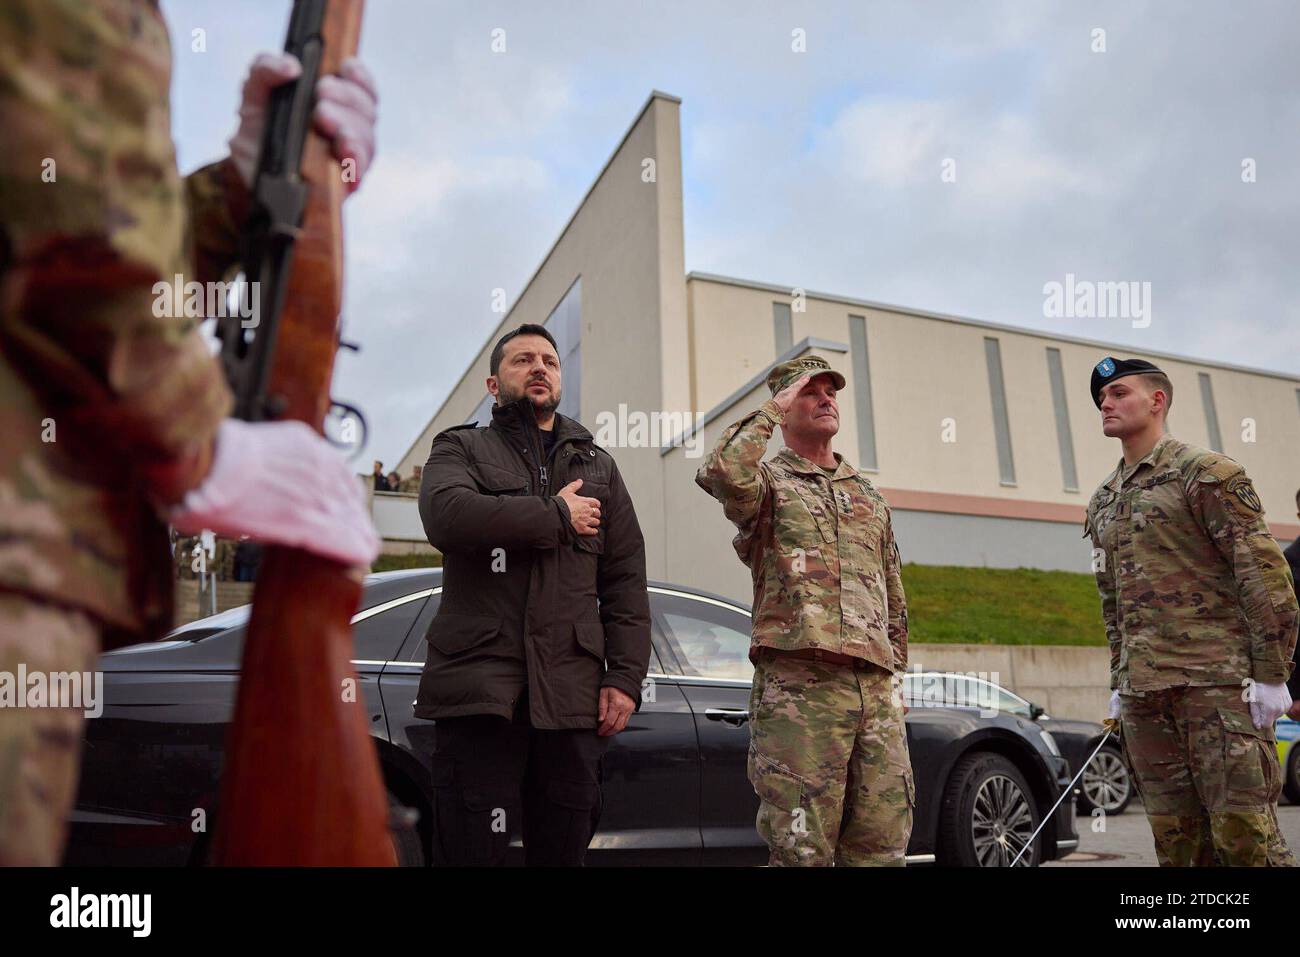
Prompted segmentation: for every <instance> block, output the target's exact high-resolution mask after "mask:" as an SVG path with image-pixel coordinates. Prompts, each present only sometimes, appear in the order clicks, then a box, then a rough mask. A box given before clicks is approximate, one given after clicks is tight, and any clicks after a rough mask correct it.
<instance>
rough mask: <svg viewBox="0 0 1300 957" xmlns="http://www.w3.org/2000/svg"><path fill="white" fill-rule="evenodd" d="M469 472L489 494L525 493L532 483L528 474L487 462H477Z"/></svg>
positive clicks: (480, 487)
mask: <svg viewBox="0 0 1300 957" xmlns="http://www.w3.org/2000/svg"><path fill="white" fill-rule="evenodd" d="M469 474H470V477H471V478H473V479H474V482H475V483H476V484H477V485H478V487H479V489H481V490H482V491H483V492H485V493H486V494H488V495H525V494H527V493H528V492H529V490H530V487H531V485H532V483H531V482H530V481H529V480H528V477H527V476H525V475H520V474H519V473H518V472H512V471H510V470H509V469H503V468H501V467H500V466H496V465H489V464H488V463H486V462H475V463H474V464H473V465H471V466H470V467H469Z"/></svg>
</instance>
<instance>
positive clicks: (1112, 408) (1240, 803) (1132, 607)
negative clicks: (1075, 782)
mask: <svg viewBox="0 0 1300 957" xmlns="http://www.w3.org/2000/svg"><path fill="white" fill-rule="evenodd" d="M1092 394H1093V400H1094V402H1096V404H1097V406H1098V408H1099V409H1101V412H1102V416H1103V420H1102V429H1103V431H1104V432H1105V434H1106V435H1108V436H1111V437H1113V438H1120V439H1121V440H1122V441H1123V445H1124V458H1123V459H1121V460H1120V462H1119V464H1118V465H1117V466H1116V468H1115V471H1114V472H1112V473H1111V475H1110V477H1109V478H1107V479H1106V481H1104V482H1103V483H1102V484H1101V487H1100V488H1098V489H1097V491H1096V493H1095V494H1094V495H1093V496H1092V500H1091V501H1090V502H1089V504H1088V515H1087V520H1086V523H1085V529H1084V534H1085V536H1087V535H1090V536H1091V537H1092V543H1093V546H1094V551H1093V555H1094V561H1093V568H1094V570H1095V572H1096V576H1097V584H1098V588H1099V590H1100V592H1101V604H1102V616H1103V618H1104V619H1105V624H1106V635H1107V638H1108V639H1109V643H1110V659H1111V687H1112V689H1114V694H1113V696H1112V706H1111V716H1112V717H1119V718H1120V720H1121V727H1122V738H1121V741H1122V745H1123V747H1124V749H1125V751H1126V753H1127V756H1128V759H1129V761H1130V763H1131V765H1132V767H1133V771H1134V775H1135V779H1136V784H1137V788H1138V791H1139V792H1140V793H1141V795H1142V800H1143V802H1144V804H1145V806H1146V813H1147V819H1148V821H1149V822H1150V824H1151V830H1152V833H1153V835H1154V836H1155V845H1156V854H1157V857H1158V858H1159V860H1160V863H1161V865H1164V866H1170V865H1174V866H1189V865H1209V864H1215V863H1219V864H1225V865H1254V866H1264V865H1271V866H1279V865H1285V866H1294V865H1295V859H1294V857H1293V856H1292V854H1291V852H1290V851H1289V850H1288V849H1287V846H1286V842H1285V840H1284V839H1283V837H1282V834H1281V831H1280V830H1279V828H1278V826H1277V815H1276V805H1277V800H1278V796H1279V794H1280V793H1281V788H1282V778H1281V772H1280V770H1279V768H1278V760H1277V750H1276V747H1275V745H1274V737H1273V722H1274V721H1275V720H1276V719H1277V717H1278V715H1279V714H1281V713H1284V712H1285V710H1286V708H1287V707H1288V706H1289V700H1283V699H1284V698H1287V699H1289V696H1288V695H1286V689H1285V685H1284V682H1285V681H1286V679H1287V676H1288V674H1289V673H1290V669H1291V654H1292V651H1293V649H1294V647H1295V642H1296V622H1297V608H1296V598H1295V594H1294V593H1293V592H1292V590H1291V587H1290V582H1289V580H1288V574H1287V568H1286V562H1285V560H1284V559H1283V557H1282V552H1281V550H1280V549H1279V548H1278V545H1277V543H1276V542H1275V541H1274V540H1273V537H1272V536H1271V535H1270V534H1269V531H1268V526H1267V524H1266V523H1265V521H1264V512H1263V509H1262V507H1261V506H1260V501H1259V496H1258V494H1257V493H1256V492H1255V489H1254V488H1253V486H1252V485H1251V482H1250V479H1249V478H1248V477H1247V476H1246V473H1245V470H1244V469H1243V468H1242V467H1241V466H1240V465H1239V464H1237V463H1236V462H1234V461H1233V460H1232V459H1230V458H1228V457H1227V456H1225V455H1221V454H1219V453H1216V452H1209V451H1206V450H1205V449H1200V448H1196V447H1194V446H1190V445H1186V444H1185V443H1183V442H1179V441H1178V440H1177V439H1175V438H1173V437H1172V436H1170V435H1169V434H1168V433H1166V432H1165V431H1164V423H1165V417H1166V414H1167V412H1168V408H1169V403H1170V401H1171V399H1172V387H1171V385H1170V383H1169V380H1168V377H1166V376H1165V375H1164V373H1162V372H1161V371H1160V370H1159V369H1157V368H1156V367H1155V366H1154V365H1152V364H1151V363H1149V362H1146V361H1143V360H1118V359H1114V358H1111V357H1107V358H1106V359H1104V360H1102V362H1100V363H1098V365H1097V367H1096V369H1095V370H1094V372H1093V375H1092Z"/></svg>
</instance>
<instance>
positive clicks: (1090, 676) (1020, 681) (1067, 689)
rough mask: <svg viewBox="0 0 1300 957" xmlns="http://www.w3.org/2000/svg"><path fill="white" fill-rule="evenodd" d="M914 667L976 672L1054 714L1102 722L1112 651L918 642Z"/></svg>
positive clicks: (913, 652) (912, 658)
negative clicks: (927, 643)
mask: <svg viewBox="0 0 1300 957" xmlns="http://www.w3.org/2000/svg"><path fill="white" fill-rule="evenodd" d="M908 664H909V669H911V670H914V669H916V668H920V669H921V670H923V671H960V672H973V673H977V674H979V675H980V676H981V677H986V678H988V679H989V680H990V681H994V682H996V683H997V684H1000V685H1001V686H1002V687H1004V688H1006V689H1007V690H1008V691H1014V692H1015V693H1016V694H1018V695H1020V696H1021V697H1022V698H1027V699H1029V700H1030V701H1032V702H1034V703H1035V704H1038V705H1042V706H1043V707H1044V708H1046V709H1047V713H1048V714H1050V715H1051V716H1052V717H1054V718H1077V719H1081V720H1084V721H1101V720H1102V719H1103V718H1104V717H1106V706H1107V704H1108V702H1109V701H1110V651H1109V649H1107V648H1101V647H1080V646H1076V645H958V644H953V645H948V644H933V645H926V644H913V645H911V646H910V647H909V648H908Z"/></svg>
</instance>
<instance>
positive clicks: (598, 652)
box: [573, 621, 605, 662]
mask: <svg viewBox="0 0 1300 957" xmlns="http://www.w3.org/2000/svg"><path fill="white" fill-rule="evenodd" d="M573 636H574V637H575V638H576V639H577V640H578V647H579V648H581V649H582V650H583V651H586V652H588V653H589V654H592V655H594V656H595V657H596V659H597V660H598V661H601V662H603V661H604V660H605V626H604V625H602V624H601V623H600V622H598V621H575V622H574V623H573Z"/></svg>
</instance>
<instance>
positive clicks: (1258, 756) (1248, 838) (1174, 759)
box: [1120, 685, 1296, 867]
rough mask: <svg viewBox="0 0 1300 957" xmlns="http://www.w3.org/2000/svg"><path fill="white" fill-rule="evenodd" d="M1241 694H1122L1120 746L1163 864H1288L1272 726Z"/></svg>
mask: <svg viewBox="0 0 1300 957" xmlns="http://www.w3.org/2000/svg"><path fill="white" fill-rule="evenodd" d="M1242 697H1243V689H1242V688H1239V687H1233V686H1231V685H1229V686H1216V687H1207V688H1166V689H1163V690H1160V691H1147V692H1144V693H1142V694H1140V695H1138V694H1131V695H1130V694H1125V695H1122V696H1121V699H1120V700H1121V707H1120V712H1121V714H1120V720H1121V723H1122V725H1123V734H1122V735H1121V738H1120V740H1121V744H1122V747H1123V749H1124V752H1125V756H1126V757H1127V759H1128V761H1129V764H1130V766H1131V767H1132V768H1133V775H1134V779H1135V783H1136V785H1137V790H1138V793H1139V794H1140V795H1141V796H1142V801H1143V803H1144V804H1145V805H1146V813H1147V821H1148V822H1150V824H1151V833H1152V834H1153V835H1154V837H1155V844H1156V857H1157V859H1158V860H1159V861H1160V865H1161V866H1162V867H1193V866H1212V865H1216V864H1217V865H1226V866H1232V867H1269V866H1271V867H1294V866H1295V865H1296V860H1295V857H1294V856H1293V855H1292V853H1291V851H1290V850H1289V849H1288V848H1287V845H1286V840H1285V839H1284V838H1283V837H1282V832H1281V829H1280V828H1279V826H1278V821H1277V800H1278V796H1279V795H1280V794H1281V793H1282V773H1281V770H1280V768H1279V767H1278V761H1277V745H1276V744H1275V742H1274V737H1273V729H1272V728H1263V729H1258V728H1256V727H1255V725H1254V724H1253V723H1252V721H1251V717H1250V705H1249V704H1248V703H1247V702H1245V701H1243V700H1242Z"/></svg>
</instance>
